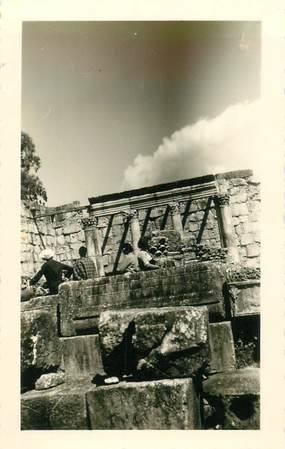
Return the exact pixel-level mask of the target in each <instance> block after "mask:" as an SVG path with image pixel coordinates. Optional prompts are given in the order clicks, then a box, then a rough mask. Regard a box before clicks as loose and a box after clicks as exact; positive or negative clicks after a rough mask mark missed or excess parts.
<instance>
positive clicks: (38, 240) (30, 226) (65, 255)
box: [21, 201, 87, 276]
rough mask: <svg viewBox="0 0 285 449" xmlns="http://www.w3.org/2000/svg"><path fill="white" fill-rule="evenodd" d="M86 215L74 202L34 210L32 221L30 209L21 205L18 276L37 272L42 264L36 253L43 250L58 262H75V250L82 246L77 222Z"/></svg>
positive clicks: (82, 235)
mask: <svg viewBox="0 0 285 449" xmlns="http://www.w3.org/2000/svg"><path fill="white" fill-rule="evenodd" d="M86 213H87V212H86V208H81V207H80V206H79V203H78V202H77V201H75V202H74V203H72V204H67V205H64V206H59V207H54V208H50V207H43V206H41V207H38V208H37V209H36V210H35V215H36V218H34V217H33V213H32V211H31V209H29V208H28V207H26V206H25V205H24V204H22V207H21V223H22V232H21V255H22V257H21V265H22V274H23V275H26V276H30V275H32V274H33V273H35V272H36V271H37V270H38V269H39V267H40V266H41V264H42V261H41V260H40V258H39V253H40V252H41V250H42V249H44V248H45V247H50V248H52V249H53V250H54V251H55V255H56V259H57V260H59V261H60V262H67V263H72V262H73V261H75V260H77V259H78V257H79V255H78V249H79V247H80V246H82V245H84V244H85V236H84V231H83V230H82V227H81V219H82V218H83V217H84V216H85V215H86Z"/></svg>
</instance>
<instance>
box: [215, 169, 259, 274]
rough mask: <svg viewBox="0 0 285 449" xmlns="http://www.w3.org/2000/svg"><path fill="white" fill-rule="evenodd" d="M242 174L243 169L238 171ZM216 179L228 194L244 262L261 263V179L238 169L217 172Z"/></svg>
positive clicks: (252, 264) (250, 264)
mask: <svg viewBox="0 0 285 449" xmlns="http://www.w3.org/2000/svg"><path fill="white" fill-rule="evenodd" d="M241 174H242V173H241ZM217 182H218V184H219V186H220V188H222V189H226V190H227V191H228V193H229V195H230V207H231V212H232V218H233V226H234V230H235V237H236V244H237V246H238V248H239V253H240V256H241V261H242V262H243V263H244V264H245V265H246V266H252V267H258V266H260V212H261V198H260V181H259V180H258V179H257V178H255V177H254V176H253V175H251V174H247V175H246V173H245V176H244V175H243V176H238V172H230V173H226V174H223V175H217Z"/></svg>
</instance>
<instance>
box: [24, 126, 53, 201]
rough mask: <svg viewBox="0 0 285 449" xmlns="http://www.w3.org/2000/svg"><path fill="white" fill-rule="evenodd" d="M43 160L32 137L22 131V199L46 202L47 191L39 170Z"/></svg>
mask: <svg viewBox="0 0 285 449" xmlns="http://www.w3.org/2000/svg"><path fill="white" fill-rule="evenodd" d="M40 166H41V160H40V158H39V156H37V154H36V149H35V145H34V143H33V141H32V139H31V137H30V136H29V135H28V134H27V133H25V132H22V133H21V199H22V200H23V201H28V202H30V201H33V202H36V203H38V204H44V203H45V202H46V201H47V192H46V189H45V188H44V186H43V183H42V181H41V180H40V179H39V177H38V175H37V172H38V170H39V168H40Z"/></svg>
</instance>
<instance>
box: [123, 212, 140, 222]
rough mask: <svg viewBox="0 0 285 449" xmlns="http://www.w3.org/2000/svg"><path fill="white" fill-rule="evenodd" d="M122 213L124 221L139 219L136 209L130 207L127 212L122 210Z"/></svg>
mask: <svg viewBox="0 0 285 449" xmlns="http://www.w3.org/2000/svg"><path fill="white" fill-rule="evenodd" d="M123 214H124V217H123V221H124V223H127V222H129V221H132V220H138V219H139V211H138V210H137V209H132V210H130V211H128V212H126V211H123Z"/></svg>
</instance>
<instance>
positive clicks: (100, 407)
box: [87, 379, 200, 430]
mask: <svg viewBox="0 0 285 449" xmlns="http://www.w3.org/2000/svg"><path fill="white" fill-rule="evenodd" d="M87 406H88V411H89V416H90V423H91V428H92V429H94V430H95V429H105V430H115V429H118V430H119V429H121V430H123V429H124V430H132V429H140V430H147V429H153V430H171V429H174V430H188V429H200V415H199V402H198V400H197V396H196V393H195V390H194V387H193V382H192V380H191V379H175V380H160V381H152V382H139V383H125V382H123V383H120V384H119V385H113V386H110V387H99V388H96V389H94V390H93V391H90V392H88V393H87Z"/></svg>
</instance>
